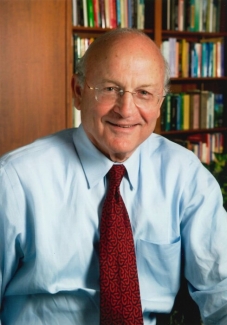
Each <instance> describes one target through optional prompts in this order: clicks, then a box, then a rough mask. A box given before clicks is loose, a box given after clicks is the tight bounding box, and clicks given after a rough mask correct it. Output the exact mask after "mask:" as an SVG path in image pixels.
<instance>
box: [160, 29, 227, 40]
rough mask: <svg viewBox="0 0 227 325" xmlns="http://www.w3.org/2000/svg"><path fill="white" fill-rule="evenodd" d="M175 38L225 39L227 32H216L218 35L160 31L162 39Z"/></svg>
mask: <svg viewBox="0 0 227 325" xmlns="http://www.w3.org/2000/svg"><path fill="white" fill-rule="evenodd" d="M171 36H174V37H176V38H183V37H187V38H190V37H191V38H193V39H194V38H199V39H201V38H218V37H226V36H227V32H218V33H209V32H190V31H178V30H162V37H171Z"/></svg>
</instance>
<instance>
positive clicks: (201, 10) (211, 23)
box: [162, 0, 226, 32]
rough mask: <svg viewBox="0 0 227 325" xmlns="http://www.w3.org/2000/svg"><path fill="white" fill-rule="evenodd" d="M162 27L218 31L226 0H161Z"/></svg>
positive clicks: (194, 30) (193, 30) (180, 29)
mask: <svg viewBox="0 0 227 325" xmlns="http://www.w3.org/2000/svg"><path fill="white" fill-rule="evenodd" d="M162 1H163V17H162V19H163V29H166V30H178V31H192V32H219V31H220V18H221V10H224V7H222V4H224V2H225V1H226V0H162Z"/></svg>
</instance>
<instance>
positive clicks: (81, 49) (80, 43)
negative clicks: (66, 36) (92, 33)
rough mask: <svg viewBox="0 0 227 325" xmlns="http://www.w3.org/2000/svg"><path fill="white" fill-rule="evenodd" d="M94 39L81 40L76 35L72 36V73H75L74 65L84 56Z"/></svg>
mask: <svg viewBox="0 0 227 325" xmlns="http://www.w3.org/2000/svg"><path fill="white" fill-rule="evenodd" d="M93 41H94V38H92V37H91V38H81V37H80V36H78V35H77V34H73V59H74V62H73V71H74V72H75V71H76V63H77V62H78V60H79V59H80V58H81V57H82V56H83V55H84V53H85V52H86V50H87V49H88V47H89V45H90V44H91V43H92V42H93Z"/></svg>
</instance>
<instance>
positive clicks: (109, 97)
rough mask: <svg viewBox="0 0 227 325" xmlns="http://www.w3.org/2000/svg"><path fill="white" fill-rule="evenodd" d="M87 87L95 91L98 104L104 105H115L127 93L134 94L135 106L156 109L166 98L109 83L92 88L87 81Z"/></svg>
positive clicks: (142, 90)
mask: <svg viewBox="0 0 227 325" xmlns="http://www.w3.org/2000/svg"><path fill="white" fill-rule="evenodd" d="M86 85H87V87H88V88H89V89H90V90H94V93H95V99H96V100H97V102H99V103H101V104H104V105H114V104H115V103H116V102H118V101H119V100H120V99H121V98H122V96H123V95H124V94H125V93H126V92H127V93H130V94H132V96H133V100H134V104H135V105H136V106H137V107H140V108H144V109H148V108H150V107H156V106H157V105H158V104H159V103H160V101H161V99H162V98H163V97H165V96H163V95H158V94H153V93H151V92H148V91H147V90H144V89H138V90H135V91H129V90H124V89H122V88H120V87H118V86H115V85H110V84H109V83H102V84H99V85H98V87H90V86H89V85H88V83H87V81H86Z"/></svg>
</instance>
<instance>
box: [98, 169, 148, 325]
mask: <svg viewBox="0 0 227 325" xmlns="http://www.w3.org/2000/svg"><path fill="white" fill-rule="evenodd" d="M124 173H125V167H124V165H113V166H112V168H111V169H110V171H109V173H108V176H109V190H108V193H107V196H106V199H105V202H104V205H103V210H102V219H101V227H100V295H101V297H100V324H101V325H142V324H143V315H142V308H141V301H140V292H139V281H138V275H137V267H136V257H135V249H134V242H133V235H132V230H131V224H130V220H129V217H128V212H127V210H126V207H125V204H124V201H123V199H122V197H121V194H120V189H119V186H120V183H121V180H122V177H123V175H124Z"/></svg>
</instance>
